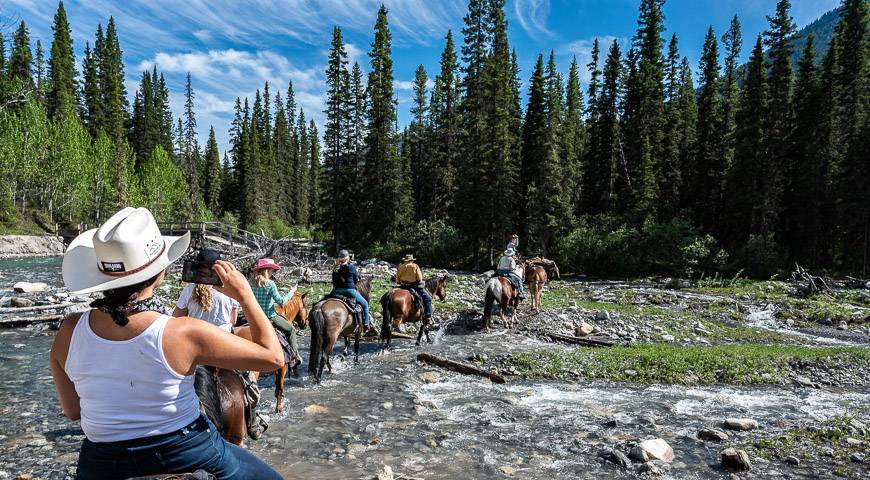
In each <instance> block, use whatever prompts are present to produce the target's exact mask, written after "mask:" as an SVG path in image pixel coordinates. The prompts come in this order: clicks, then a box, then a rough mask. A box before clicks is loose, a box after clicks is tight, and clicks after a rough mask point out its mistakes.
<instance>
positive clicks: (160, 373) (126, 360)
mask: <svg viewBox="0 0 870 480" xmlns="http://www.w3.org/2000/svg"><path fill="white" fill-rule="evenodd" d="M170 318H171V317H169V316H167V315H162V316H160V317H159V318H158V319H157V320H155V321H154V323H152V324H151V325H150V326H149V327H148V328H146V329H145V330H144V331H143V332H142V333H140V334H139V335H137V336H136V337H134V338H131V339H130V340H121V341H113V340H106V339H105V338H102V337H99V336H97V334H96V333H94V331H93V330H91V325H90V311H88V312H85V313H84V314H83V315H82V316H81V318H79V321H78V323H77V324H76V326H75V329H74V330H73V334H72V338H71V339H70V344H69V352H68V353H67V357H66V366H65V370H66V373H67V375H69V378H70V380H72V382H73V384H75V389H76V392H77V393H78V395H79V398H80V399H81V414H82V418H81V424H82V430H83V431H84V433H85V436H87V437H88V440H90V441H92V442H118V441H121V440H130V439H133V438H141V437H149V436H152V435H161V434H164V433H170V432H174V431H176V430H178V429H180V428H182V427H184V426H186V425H188V424H190V423H191V422H193V421H194V420H196V418H197V417H198V416H199V399H198V398H197V396H196V392H195V391H194V388H193V379H194V377H193V375H179V374H178V373H176V372H175V371H174V370H172V367H170V366H169V364H168V363H167V362H166V357H165V356H164V355H163V330H164V329H165V328H166V323H167V322H168V321H169V319H170Z"/></svg>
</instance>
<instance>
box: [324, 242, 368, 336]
mask: <svg viewBox="0 0 870 480" xmlns="http://www.w3.org/2000/svg"><path fill="white" fill-rule="evenodd" d="M357 282H359V271H358V270H357V269H356V266H354V264H353V263H352V262H351V261H350V253H348V251H347V250H342V251H340V252H338V259H336V261H335V268H333V269H332V295H341V296H343V297H351V298H353V299H354V300H356V303H358V304H360V305H361V306H362V309H363V326H364V327H365V328H366V330H368V329H369V328H370V327H369V302H367V301H366V299H365V298H364V297H363V296H362V294H361V293H359V290H357V289H356V284H357Z"/></svg>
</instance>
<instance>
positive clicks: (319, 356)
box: [308, 277, 372, 383]
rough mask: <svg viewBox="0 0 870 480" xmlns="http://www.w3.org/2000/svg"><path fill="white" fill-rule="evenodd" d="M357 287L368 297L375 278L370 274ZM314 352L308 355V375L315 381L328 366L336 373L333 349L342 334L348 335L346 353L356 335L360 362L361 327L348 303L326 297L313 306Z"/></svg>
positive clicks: (356, 354) (357, 359)
mask: <svg viewBox="0 0 870 480" xmlns="http://www.w3.org/2000/svg"><path fill="white" fill-rule="evenodd" d="M356 289H357V291H359V293H360V294H361V295H362V296H363V298H365V299H366V301H368V300H369V295H370V294H371V290H372V277H366V278H364V279H362V280H361V281H360V282H359V283H357V284H356ZM309 316H310V317H311V351H310V352H309V354H308V374H309V375H311V377H312V378H313V379H314V382H315V383H319V382H320V377H321V376H322V375H323V367H324V366H325V367H326V368H327V369H328V371H329V373H332V362H331V357H332V349H333V348H335V342H336V341H337V340H338V337H339V336H341V337H344V354H345V355H347V354H348V353H349V349H350V340H349V339H350V336H351V335H353V336H354V345H353V353H354V360H355V361H357V362H359V338H360V333H361V332H360V330H361V328H362V327H361V326H358V325H357V324H356V322H355V321H354V318H353V312H351V311H350V309H348V308H347V305H345V303H344V302H342V301H341V300H338V299H335V298H326V299H324V300H321V301H319V302H317V304H316V305H314V306H313V307H311V312H310V313H309Z"/></svg>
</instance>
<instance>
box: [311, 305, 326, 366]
mask: <svg viewBox="0 0 870 480" xmlns="http://www.w3.org/2000/svg"><path fill="white" fill-rule="evenodd" d="M309 321H310V324H311V348H310V351H309V352H308V374H309V375H311V377H312V378H314V379H317V373H318V369H319V367H320V360H321V357H322V356H323V340H324V337H326V331H325V321H324V319H323V312H322V311H321V310H320V307H318V306H315V307H314V308H312V309H311V315H310V319H309Z"/></svg>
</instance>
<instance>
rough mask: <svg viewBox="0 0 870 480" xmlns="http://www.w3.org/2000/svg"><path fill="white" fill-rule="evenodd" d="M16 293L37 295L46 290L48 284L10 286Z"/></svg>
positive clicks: (35, 283) (23, 283) (31, 283)
mask: <svg viewBox="0 0 870 480" xmlns="http://www.w3.org/2000/svg"><path fill="white" fill-rule="evenodd" d="M12 289H13V290H15V291H16V292H18V293H39V292H44V291H46V290H48V284H47V283H43V282H18V283H16V284H15V285H12Z"/></svg>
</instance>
